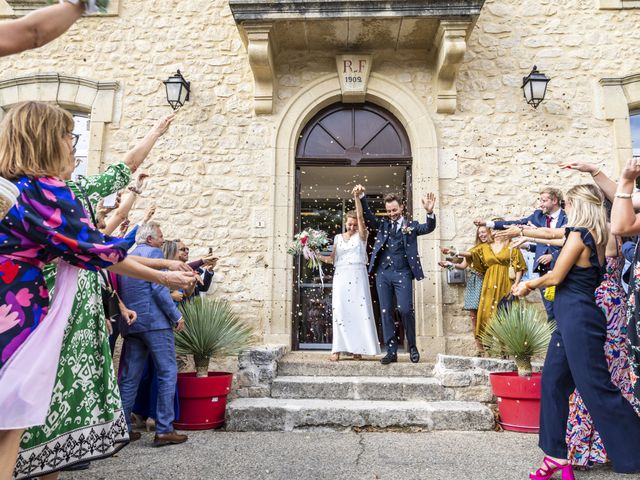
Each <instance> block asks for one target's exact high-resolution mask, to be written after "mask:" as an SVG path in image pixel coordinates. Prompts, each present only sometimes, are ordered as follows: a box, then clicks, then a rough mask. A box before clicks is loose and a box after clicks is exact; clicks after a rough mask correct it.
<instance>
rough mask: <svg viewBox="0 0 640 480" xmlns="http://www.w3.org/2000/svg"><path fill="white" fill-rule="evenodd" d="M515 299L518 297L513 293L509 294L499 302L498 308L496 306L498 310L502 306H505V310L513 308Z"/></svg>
mask: <svg viewBox="0 0 640 480" xmlns="http://www.w3.org/2000/svg"><path fill="white" fill-rule="evenodd" d="M514 301H516V297H514V296H513V295H512V294H508V295H507V296H505V297H503V298H502V300H500V302H498V308H496V312H497V311H498V310H500V309H501V308H504V309H505V310H506V309H509V308H511V305H512V304H513V302H514Z"/></svg>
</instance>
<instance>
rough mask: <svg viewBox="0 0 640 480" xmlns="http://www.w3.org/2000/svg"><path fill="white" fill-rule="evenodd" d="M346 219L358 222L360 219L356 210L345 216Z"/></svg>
mask: <svg viewBox="0 0 640 480" xmlns="http://www.w3.org/2000/svg"><path fill="white" fill-rule="evenodd" d="M344 217H345V219H347V218H355V219H356V220H357V219H358V214H357V213H356V211H355V210H349V211H348V212H347V213H345V214H344Z"/></svg>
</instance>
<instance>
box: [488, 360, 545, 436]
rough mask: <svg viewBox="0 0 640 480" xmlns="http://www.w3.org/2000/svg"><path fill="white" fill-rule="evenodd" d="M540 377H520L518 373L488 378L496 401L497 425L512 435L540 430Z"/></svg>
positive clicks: (507, 373)
mask: <svg viewBox="0 0 640 480" xmlns="http://www.w3.org/2000/svg"><path fill="white" fill-rule="evenodd" d="M540 375H541V374H540V373H534V374H533V375H532V376H531V377H521V376H519V375H518V373H517V372H499V373H491V374H489V378H490V379H491V386H492V387H493V394H494V395H495V396H496V397H497V398H498V411H499V412H500V421H499V422H498V423H499V424H500V425H501V426H502V428H504V429H505V430H510V431H512V432H526V433H537V432H538V431H539V430H540Z"/></svg>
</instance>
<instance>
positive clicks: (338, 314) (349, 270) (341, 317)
mask: <svg viewBox="0 0 640 480" xmlns="http://www.w3.org/2000/svg"><path fill="white" fill-rule="evenodd" d="M333 248H334V249H335V259H334V267H335V270H334V273H333V297H332V307H333V347H332V348H331V352H332V353H336V352H349V353H353V354H360V355H377V354H379V353H380V344H379V342H378V334H377V333H376V324H375V320H374V316H373V306H372V304H371V292H370V291H369V276H368V275H367V242H366V240H360V235H358V234H357V233H356V234H355V235H352V236H351V238H350V239H349V240H348V241H347V240H345V239H344V238H343V236H342V234H339V235H336V237H335V239H334V241H333Z"/></svg>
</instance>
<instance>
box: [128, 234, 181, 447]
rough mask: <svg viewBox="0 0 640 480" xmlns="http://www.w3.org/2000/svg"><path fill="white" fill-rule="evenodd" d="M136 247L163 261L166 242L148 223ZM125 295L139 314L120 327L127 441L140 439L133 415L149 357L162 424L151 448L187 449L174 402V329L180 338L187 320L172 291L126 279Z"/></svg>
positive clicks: (140, 252)
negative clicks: (176, 422)
mask: <svg viewBox="0 0 640 480" xmlns="http://www.w3.org/2000/svg"><path fill="white" fill-rule="evenodd" d="M136 243H137V244H138V246H137V247H136V248H135V250H134V251H133V252H131V254H132V255H138V256H140V257H147V258H164V256H163V255H162V250H161V247H162V244H163V243H164V238H163V236H162V231H161V230H160V225H159V224H157V223H156V222H149V223H146V224H144V225H142V226H141V227H140V228H139V229H138V233H137V234H136ZM121 291H122V301H123V302H124V304H125V305H127V308H129V309H130V310H134V311H135V312H136V313H137V314H138V319H137V321H136V322H135V323H133V324H131V325H127V324H126V322H122V325H121V333H122V336H123V338H124V357H123V359H122V362H123V367H122V376H121V379H120V394H121V396H122V407H123V409H124V415H125V418H126V420H127V427H128V429H129V437H130V438H131V440H138V439H139V438H140V433H139V432H132V431H131V410H132V409H133V405H134V403H135V400H136V394H137V392H138V385H139V384H140V378H141V377H142V373H143V370H144V366H145V363H146V362H147V357H148V355H149V354H151V359H152V360H153V364H154V366H155V368H156V372H157V374H158V404H157V417H158V418H156V436H155V438H154V439H153V445H154V447H161V446H164V445H170V444H176V443H183V442H185V441H186V440H187V436H186V435H181V434H178V433H177V432H176V431H175V430H174V429H173V421H174V420H175V418H174V417H175V412H174V408H173V399H174V395H175V391H176V381H177V375H178V367H177V364H176V352H175V344H174V337H173V327H175V328H176V331H178V332H180V331H181V330H182V329H183V328H184V319H183V318H182V315H181V314H180V311H179V310H178V308H177V307H176V305H175V303H174V302H173V299H172V298H171V294H170V292H169V289H168V288H167V287H165V286H164V285H160V284H157V283H151V282H145V281H144V280H136V279H134V278H130V277H122V280H121Z"/></svg>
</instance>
